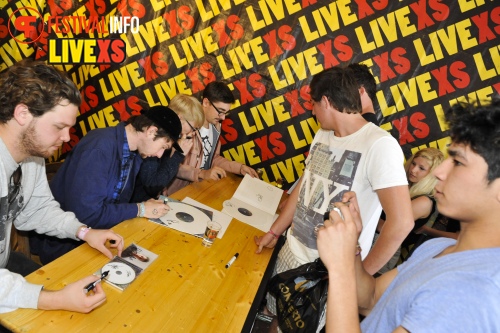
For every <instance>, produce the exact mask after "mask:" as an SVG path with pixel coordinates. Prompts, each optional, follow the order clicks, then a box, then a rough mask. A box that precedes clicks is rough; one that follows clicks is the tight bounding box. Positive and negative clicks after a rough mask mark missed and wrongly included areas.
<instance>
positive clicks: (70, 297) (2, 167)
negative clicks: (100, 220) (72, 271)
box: [0, 60, 123, 328]
mask: <svg viewBox="0 0 500 333" xmlns="http://www.w3.org/2000/svg"><path fill="white" fill-rule="evenodd" d="M80 103H81V97H80V92H79V91H78V89H77V87H76V86H75V84H74V83H73V82H72V81H71V80H70V79H69V78H68V77H66V76H65V75H64V74H63V73H62V72H60V71H58V70H57V69H55V68H54V67H52V66H48V65H46V64H44V63H42V62H33V61H31V60H23V61H21V62H18V63H16V64H14V65H13V66H12V67H10V68H9V69H7V70H6V71H4V72H3V73H2V74H0V312H2V313H3V312H9V311H13V310H15V309H17V308H32V309H43V310H51V309H60V310H69V311H77V312H89V311H91V310H92V309H94V308H95V307H97V306H99V305H101V304H102V303H103V302H104V301H105V300H106V295H105V293H104V291H103V290H102V288H101V286H100V285H99V284H98V285H97V286H96V289H95V293H92V294H87V295H86V294H85V293H84V292H83V288H84V287H85V286H86V285H87V284H89V283H91V282H93V281H96V280H97V279H98V278H97V277H96V276H93V275H91V276H88V277H85V278H83V279H81V280H79V281H76V282H73V283H70V284H68V285H67V286H65V287H64V288H63V289H61V290H57V291H56V290H54V291H49V290H43V286H42V285H35V284H31V283H28V282H27V281H26V280H25V279H24V278H23V275H27V274H29V273H31V271H33V270H34V269H36V268H37V267H39V265H37V264H35V263H34V262H32V261H31V260H30V259H29V258H27V257H26V256H24V255H22V254H20V253H16V252H13V251H11V248H10V247H11V246H10V233H11V230H12V225H14V227H15V228H17V229H18V230H25V231H29V230H34V231H36V232H37V233H41V234H48V235H51V236H54V237H60V238H70V239H73V240H83V241H86V242H87V243H88V244H89V245H90V246H91V247H93V248H95V249H97V250H99V251H101V252H102V253H103V254H104V255H106V256H107V257H109V258H112V257H113V255H112V253H111V251H110V250H109V249H108V248H106V247H105V245H104V244H105V243H106V241H107V240H112V241H114V244H113V245H111V247H114V248H117V249H118V254H121V251H122V249H123V238H122V237H121V236H120V235H118V234H115V233H114V232H113V231H111V230H97V229H90V228H88V227H87V226H86V225H84V224H83V223H81V222H80V221H79V220H78V219H77V218H76V217H75V214H73V213H70V212H65V211H63V210H62V209H61V208H60V206H59V204H58V203H57V202H56V201H55V200H54V198H53V196H52V194H51V192H50V188H49V184H48V183H47V177H46V175H45V160H44V159H45V158H48V157H50V156H51V155H52V154H53V153H54V152H55V151H56V150H58V149H59V148H60V147H61V145H62V144H63V143H64V142H68V141H69V140H70V133H69V131H70V128H71V127H72V126H73V125H74V124H75V122H76V116H77V114H78V107H79V106H80ZM0 328H1V327H0Z"/></svg>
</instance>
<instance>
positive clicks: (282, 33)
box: [278, 25, 297, 51]
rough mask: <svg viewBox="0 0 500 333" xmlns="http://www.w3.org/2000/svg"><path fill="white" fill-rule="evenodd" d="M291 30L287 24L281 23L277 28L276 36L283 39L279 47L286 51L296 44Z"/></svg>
mask: <svg viewBox="0 0 500 333" xmlns="http://www.w3.org/2000/svg"><path fill="white" fill-rule="evenodd" d="M291 31H292V28H291V27H290V26H288V25H283V26H281V27H279V29H278V37H279V38H280V39H281V40H282V41H283V43H281V47H282V48H284V49H285V50H288V51H290V50H293V49H294V48H295V45H297V41H296V40H295V37H294V36H293V35H292V34H290V32H291Z"/></svg>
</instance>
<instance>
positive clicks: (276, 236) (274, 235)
mask: <svg viewBox="0 0 500 333" xmlns="http://www.w3.org/2000/svg"><path fill="white" fill-rule="evenodd" d="M267 233H268V234H271V235H273V237H274V238H276V239H278V238H279V237H280V236H278V235H276V234H275V233H274V231H272V230H271V229H269V231H268V232H267Z"/></svg>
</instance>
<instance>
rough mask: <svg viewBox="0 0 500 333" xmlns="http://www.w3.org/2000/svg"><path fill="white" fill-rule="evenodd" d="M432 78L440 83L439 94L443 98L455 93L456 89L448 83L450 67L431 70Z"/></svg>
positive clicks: (445, 66)
mask: <svg viewBox="0 0 500 333" xmlns="http://www.w3.org/2000/svg"><path fill="white" fill-rule="evenodd" d="M431 74H432V76H434V78H435V79H436V80H437V81H438V87H439V88H438V94H439V96H443V95H446V94H449V93H452V92H454V91H455V88H453V86H452V85H451V83H450V81H448V66H447V65H444V66H442V67H440V68H436V69H433V70H431Z"/></svg>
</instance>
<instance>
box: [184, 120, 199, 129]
mask: <svg viewBox="0 0 500 333" xmlns="http://www.w3.org/2000/svg"><path fill="white" fill-rule="evenodd" d="M186 123H187V124H188V125H189V127H191V129H192V130H193V132H196V131H197V129H196V128H194V127H193V125H191V123H190V122H189V121H187V120H186Z"/></svg>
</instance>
